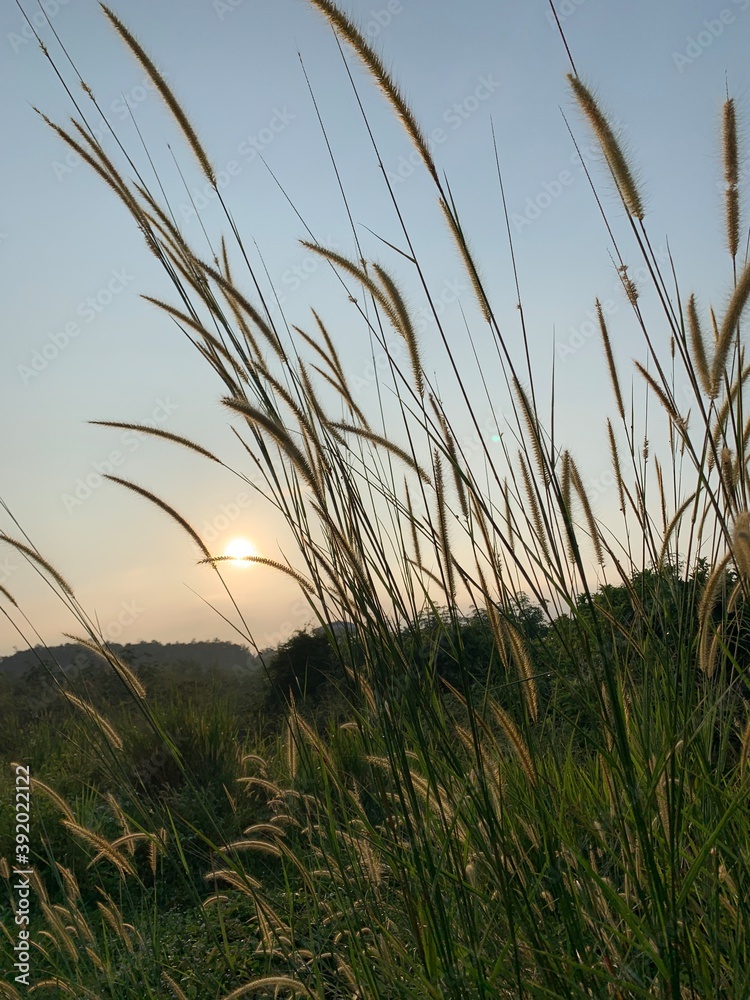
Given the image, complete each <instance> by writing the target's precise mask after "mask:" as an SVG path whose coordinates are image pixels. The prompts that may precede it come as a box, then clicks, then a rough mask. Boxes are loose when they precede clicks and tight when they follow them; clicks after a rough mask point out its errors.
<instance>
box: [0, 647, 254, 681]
mask: <svg viewBox="0 0 750 1000" xmlns="http://www.w3.org/2000/svg"><path fill="white" fill-rule="evenodd" d="M110 646H111V648H112V650H113V651H114V652H115V653H116V654H117V656H119V657H120V659H122V660H123V661H124V662H125V663H128V664H129V665H131V666H134V667H139V666H151V667H175V666H179V665H181V664H184V665H185V666H188V665H189V666H193V667H198V668H201V669H205V670H219V671H222V672H245V671H251V670H256V669H257V668H258V667H259V666H260V661H259V660H258V658H257V657H256V656H253V654H252V653H251V652H250V650H249V649H248V648H247V646H240V645H238V644H237V643H234V642H220V641H219V640H218V639H214V640H211V641H208V642H198V641H193V642H167V643H162V642H134V643H132V644H128V645H126V646H122V645H120V644H118V643H114V642H113V643H110ZM40 662H41V663H43V664H46V665H47V666H49V667H50V669H52V670H53V672H56V671H57V670H58V669H60V668H62V669H63V670H64V671H65V673H66V674H70V673H71V672H76V671H77V670H83V669H86V668H87V667H89V666H94V665H96V664H98V663H102V660H101V658H100V657H98V656H95V655H94V653H92V652H90V651H89V650H88V649H86V648H85V646H79V645H78V644H76V643H66V644H65V645H63V646H50V647H48V648H47V649H45V648H44V646H36V647H35V648H34V649H26V650H21V651H19V652H17V653H13V654H11V655H10V656H6V657H2V658H0V676H4V677H7V678H9V679H11V680H13V679H15V678H18V677H21V676H23V674H25V673H26V672H27V671H28V670H31V669H32V668H35V667H38V666H39V665H40Z"/></svg>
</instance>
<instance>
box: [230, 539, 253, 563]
mask: <svg viewBox="0 0 750 1000" xmlns="http://www.w3.org/2000/svg"><path fill="white" fill-rule="evenodd" d="M224 555H225V556H229V557H230V559H231V562H230V565H231V566H241V567H242V568H243V569H247V568H248V567H249V566H252V565H253V564H252V563H251V562H248V561H247V557H248V556H257V555H258V550H257V549H256V548H255V546H254V545H253V543H252V542H250V541H248V539H247V538H233V539H232V541H231V542H229V544H228V545H227V547H226V548H225V549H224Z"/></svg>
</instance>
